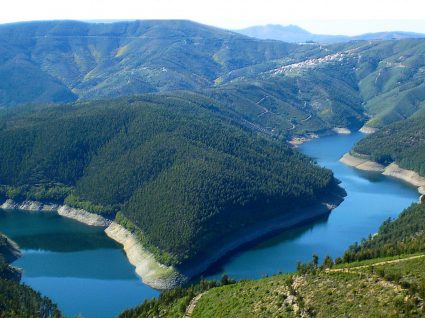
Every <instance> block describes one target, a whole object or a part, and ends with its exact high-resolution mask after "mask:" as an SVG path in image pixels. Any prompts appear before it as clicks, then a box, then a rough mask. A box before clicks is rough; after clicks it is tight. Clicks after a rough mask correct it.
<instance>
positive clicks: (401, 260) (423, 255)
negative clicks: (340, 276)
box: [326, 254, 425, 273]
mask: <svg viewBox="0 0 425 318" xmlns="http://www.w3.org/2000/svg"><path fill="white" fill-rule="evenodd" d="M423 257H425V254H421V255H415V256H410V257H406V258H400V259H394V260H391V261H383V262H378V263H373V264H369V265H361V266H355V267H347V268H335V269H327V270H326V272H330V273H332V272H333V273H335V272H347V273H348V272H350V271H352V270H357V269H363V268H368V267H372V266H380V265H386V264H394V263H401V262H405V261H410V260H412V259H417V258H423Z"/></svg>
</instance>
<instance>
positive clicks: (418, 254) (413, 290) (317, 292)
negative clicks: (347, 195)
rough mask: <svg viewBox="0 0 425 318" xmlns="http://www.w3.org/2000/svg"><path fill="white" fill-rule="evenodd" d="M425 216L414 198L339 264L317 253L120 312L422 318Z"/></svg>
mask: <svg viewBox="0 0 425 318" xmlns="http://www.w3.org/2000/svg"><path fill="white" fill-rule="evenodd" d="M424 220H425V205H423V204H422V205H417V204H415V205H412V206H411V207H409V208H408V209H406V210H405V211H404V212H403V213H402V214H401V215H400V217H399V218H398V219H396V220H394V221H391V222H390V221H388V222H385V223H384V224H383V225H382V227H381V229H380V230H379V232H378V235H377V236H374V237H373V238H369V239H367V240H364V241H362V242H361V243H360V244H356V245H354V246H353V247H351V248H350V249H349V250H348V251H347V252H346V254H345V255H344V257H343V258H339V259H337V265H334V264H333V262H332V261H330V260H329V259H327V260H325V261H324V262H323V264H322V265H321V266H319V264H318V262H317V260H315V259H313V261H312V263H310V264H306V266H299V268H300V269H301V268H304V269H303V270H300V271H299V272H298V273H293V274H285V275H276V276H272V277H269V278H263V279H259V280H247V281H241V282H237V283H235V282H232V281H230V280H228V279H227V278H226V277H224V279H223V280H222V282H221V284H220V283H212V282H200V283H199V284H197V285H194V286H192V287H190V288H187V289H181V288H180V289H176V290H171V291H167V292H164V293H163V294H162V295H161V296H160V297H159V298H158V299H154V300H151V301H147V302H145V303H144V304H143V305H140V306H139V307H136V308H134V309H130V310H127V311H125V312H124V313H122V314H121V315H120V318H134V317H173V318H174V317H176V318H177V317H182V316H183V314H185V313H186V314H187V316H188V317H199V318H201V317H202V318H205V317H211V318H212V317H247V318H248V317H300V316H301V317H424V316H425V308H424V302H423V299H424V297H425V272H424V270H423V269H424V268H425V254H424V252H425V245H424V244H425V236H424V235H423V234H424V224H425V222H424ZM412 253H413V254H412ZM383 256H392V258H391V257H390V258H388V257H387V258H382V257H383ZM376 257H380V258H376ZM360 259H362V260H364V261H363V262H358V260H360ZM347 261H349V262H350V263H346V262H347Z"/></svg>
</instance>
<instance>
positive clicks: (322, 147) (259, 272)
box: [206, 133, 418, 279]
mask: <svg viewBox="0 0 425 318" xmlns="http://www.w3.org/2000/svg"><path fill="white" fill-rule="evenodd" d="M363 137H364V135H363V134H361V133H353V134H351V135H334V136H328V137H323V138H320V139H316V140H314V141H311V142H308V143H305V144H303V145H302V146H301V147H300V150H301V152H303V153H304V154H306V155H308V156H311V157H313V158H315V159H316V160H317V162H318V164H319V165H321V166H324V167H326V168H329V169H331V170H332V171H333V172H334V174H335V176H336V178H338V179H339V180H341V182H342V184H341V186H342V187H343V188H344V189H345V190H346V191H347V194H348V195H347V197H346V198H345V200H344V202H343V203H342V204H341V205H340V206H338V207H337V208H336V209H335V210H333V211H332V213H331V214H330V215H329V217H328V218H324V219H322V220H319V221H317V222H315V223H314V224H310V225H307V226H302V227H300V228H297V229H293V230H289V231H285V232H284V233H282V234H280V235H277V236H274V237H273V238H271V239H268V240H265V241H263V242H261V243H259V244H255V245H253V246H251V247H250V248H248V249H245V250H242V251H240V252H239V253H236V254H234V255H233V256H231V257H229V258H227V259H225V260H224V261H223V262H221V263H220V264H218V265H217V266H215V267H214V268H213V269H212V270H211V271H210V273H209V274H208V275H206V277H207V278H210V279H217V278H219V277H221V276H222V275H223V274H224V273H225V274H227V275H229V276H230V277H232V278H235V279H247V278H259V277H262V276H265V275H272V274H275V273H278V272H289V271H294V270H295V268H296V263H297V262H298V261H302V262H306V261H310V260H311V257H312V255H313V254H317V255H319V257H320V258H322V259H323V258H324V257H325V256H326V255H330V256H332V257H337V256H341V255H342V254H343V253H344V251H345V250H346V249H347V247H348V246H350V245H351V244H353V243H354V242H356V241H357V242H359V241H360V240H361V239H362V238H365V237H367V236H368V235H369V234H373V233H376V232H377V230H378V228H379V226H380V225H381V224H382V222H383V221H385V220H386V219H387V218H388V217H391V218H395V217H397V215H398V214H399V213H400V212H401V211H402V210H403V209H404V208H406V207H408V206H409V205H410V204H411V203H413V202H415V201H417V200H418V192H417V190H416V188H414V187H412V186H410V185H408V184H405V183H403V182H401V181H399V180H396V179H393V178H391V177H385V176H383V175H381V174H378V173H369V172H362V171H358V170H356V169H354V168H350V167H347V166H345V165H344V164H342V163H340V162H339V158H340V157H341V156H342V155H343V154H344V153H346V152H347V151H349V150H350V149H351V148H352V146H353V145H354V144H355V143H356V142H357V141H358V140H360V139H361V138H363Z"/></svg>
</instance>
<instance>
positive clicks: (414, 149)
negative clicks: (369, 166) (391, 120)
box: [353, 113, 425, 176]
mask: <svg viewBox="0 0 425 318" xmlns="http://www.w3.org/2000/svg"><path fill="white" fill-rule="evenodd" d="M424 115H425V113H424V114H422V115H418V116H417V117H415V118H411V119H406V120H402V121H400V122H397V123H395V124H392V125H388V126H386V127H384V128H382V129H381V130H379V131H378V132H376V133H374V134H373V135H370V136H368V137H366V138H364V139H362V140H361V141H360V142H359V143H357V144H356V145H355V147H354V149H353V150H354V151H355V152H356V153H358V154H362V155H366V156H368V157H369V158H370V159H371V160H373V161H376V162H379V163H381V164H384V165H387V164H389V163H391V162H396V163H397V164H399V165H400V166H401V167H402V168H405V169H408V170H414V171H416V172H417V173H418V174H420V175H421V176H425V116H424Z"/></svg>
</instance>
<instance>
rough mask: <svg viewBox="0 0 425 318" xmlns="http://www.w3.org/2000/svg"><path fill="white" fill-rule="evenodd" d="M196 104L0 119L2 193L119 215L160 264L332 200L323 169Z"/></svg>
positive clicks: (68, 109)
mask: <svg viewBox="0 0 425 318" xmlns="http://www.w3.org/2000/svg"><path fill="white" fill-rule="evenodd" d="M204 103H205V97H204V98H202V97H199V98H196V95H192V99H191V100H185V99H183V98H182V96H179V95H178V96H173V95H167V94H166V95H146V96H143V97H139V98H131V99H118V100H110V101H98V102H85V103H76V104H73V105H67V106H65V107H61V106H49V107H34V108H28V107H22V108H20V109H19V108H18V109H16V110H14V111H10V112H9V113H8V114H3V117H2V118H1V120H0V121H1V123H0V127H2V128H1V131H0V147H1V149H2V152H1V154H0V163H1V164H0V180H1V182H2V183H3V184H4V185H5V187H3V195H4V196H5V197H12V198H14V199H15V200H22V199H25V198H31V199H44V200H47V201H48V200H52V199H55V200H57V201H63V200H65V202H67V203H70V204H72V205H75V206H82V207H84V208H86V209H89V210H92V211H95V212H103V213H110V214H114V213H116V212H117V211H120V212H121V213H120V214H119V215H120V222H122V223H123V224H125V225H126V226H127V227H131V228H133V225H135V226H136V227H137V228H138V229H139V230H141V235H142V236H143V237H141V239H142V240H144V241H145V243H146V245H147V246H149V247H150V248H151V250H152V251H153V252H154V253H156V256H157V258H158V259H159V260H160V261H161V262H164V263H167V264H180V263H184V262H186V261H189V260H193V259H196V258H200V257H201V255H202V253H204V249H205V247H206V246H208V247H209V248H210V249H211V250H214V249H215V248H221V247H222V246H223V244H224V243H226V242H228V241H229V240H231V239H232V237H233V235H234V234H235V233H236V232H237V231H239V230H242V229H243V230H247V229H250V228H251V227H253V228H255V225H256V224H258V223H259V222H262V221H266V220H271V219H273V218H276V217H284V216H286V215H288V218H289V214H288V213H290V212H291V213H292V214H291V217H293V214H294V213H295V212H294V211H297V210H298V209H300V208H302V207H307V206H311V205H315V204H318V203H320V202H322V201H323V200H325V199H324V198H325V195H326V194H329V193H334V192H337V191H336V188H337V186H336V182H335V180H334V178H333V175H332V173H331V172H330V171H328V170H325V169H321V168H319V167H317V166H315V165H313V164H312V163H311V161H310V159H308V158H306V157H304V156H303V155H301V154H299V153H297V152H296V151H294V150H292V149H290V148H289V147H287V146H286V145H285V144H284V143H283V142H282V141H279V140H273V139H269V138H267V137H262V136H258V135H256V134H255V133H252V132H250V131H249V130H247V129H243V128H241V127H239V126H238V125H235V124H232V123H229V122H227V121H226V120H223V119H220V118H219V117H216V116H215V115H213V114H212V113H211V111H209V110H206V109H205V108H204V106H205V105H204ZM330 200H332V198H330ZM211 250H209V253H210V254H211Z"/></svg>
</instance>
